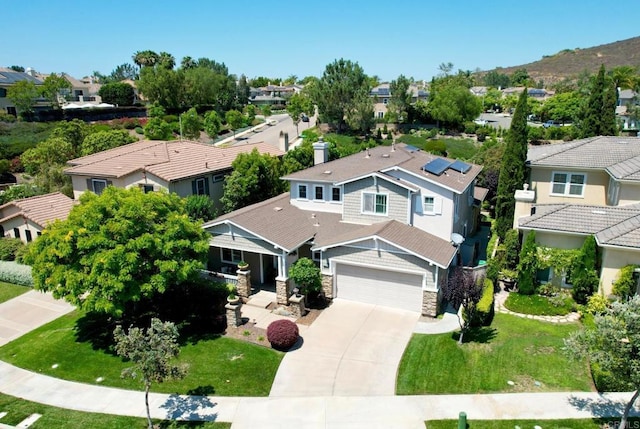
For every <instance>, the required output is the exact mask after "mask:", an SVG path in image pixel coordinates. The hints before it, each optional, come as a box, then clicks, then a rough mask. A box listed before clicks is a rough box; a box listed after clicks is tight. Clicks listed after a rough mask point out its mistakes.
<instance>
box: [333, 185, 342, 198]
mask: <svg viewBox="0 0 640 429" xmlns="http://www.w3.org/2000/svg"><path fill="white" fill-rule="evenodd" d="M331 201H342V191H341V190H340V188H331Z"/></svg>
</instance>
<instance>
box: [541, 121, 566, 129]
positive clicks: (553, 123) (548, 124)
mask: <svg viewBox="0 0 640 429" xmlns="http://www.w3.org/2000/svg"><path fill="white" fill-rule="evenodd" d="M560 125H562V124H561V123H560V122H558V121H551V120H549V121H547V122H545V123H544V124H542V126H543V127H545V128H549V127H559V126H560Z"/></svg>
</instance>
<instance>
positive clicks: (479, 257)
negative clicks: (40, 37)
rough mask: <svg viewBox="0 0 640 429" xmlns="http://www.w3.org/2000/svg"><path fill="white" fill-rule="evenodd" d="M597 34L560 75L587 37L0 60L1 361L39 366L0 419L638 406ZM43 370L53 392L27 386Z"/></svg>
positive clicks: (624, 226) (628, 220)
mask: <svg viewBox="0 0 640 429" xmlns="http://www.w3.org/2000/svg"><path fill="white" fill-rule="evenodd" d="M636 39H637V38H636ZM616 43H617V44H611V45H602V46H600V47H597V49H599V50H598V52H600V53H602V52H604V53H605V54H602V55H601V56H598V59H599V62H598V61H596V62H593V61H592V60H589V61H591V62H588V61H587V60H584V61H585V62H584V68H583V70H582V71H581V73H582V74H580V75H576V74H569V73H568V72H566V70H565V72H566V73H564V72H563V68H562V67H560V66H557V64H558V63H561V62H562V61H571V62H572V64H573V63H575V62H576V61H580V60H579V58H592V57H593V56H588V55H589V52H590V50H589V49H584V50H575V51H571V52H570V53H567V52H565V51H562V52H560V53H558V54H555V55H552V56H548V57H546V56H545V57H544V58H543V59H542V60H541V61H539V62H536V63H531V64H529V65H527V66H528V67H525V66H522V67H511V68H508V69H503V68H497V69H494V70H486V71H480V70H477V71H469V70H458V71H457V72H456V71H455V70H454V66H453V64H451V63H442V64H441V65H440V67H439V70H438V74H437V75H436V76H435V77H434V78H433V79H431V80H430V81H427V80H422V79H416V78H414V77H409V76H405V75H399V76H398V77H397V78H396V79H392V80H389V81H382V80H380V78H379V77H378V76H376V75H369V74H367V73H365V71H364V69H363V67H362V66H361V65H360V64H359V63H358V62H356V61H352V60H348V59H344V58H340V59H336V60H334V61H333V62H331V63H330V64H328V65H327V66H326V68H325V69H324V70H323V72H322V74H320V76H319V77H317V76H307V77H303V78H300V77H298V76H295V75H291V76H289V77H287V78H279V77H275V76H271V77H264V76H259V77H254V78H249V77H247V76H245V75H243V74H242V75H236V74H232V73H230V71H229V69H228V68H227V66H226V65H225V64H224V63H223V62H218V61H217V60H214V59H210V58H204V57H203V58H198V59H196V58H192V57H188V56H185V57H183V58H182V59H181V61H176V58H174V57H173V55H172V54H170V53H167V52H159V53H157V52H155V51H152V50H145V51H137V52H135V53H133V55H132V56H131V60H132V62H131V63H125V64H122V65H119V66H117V67H116V68H115V69H114V70H113V71H112V72H111V73H110V74H102V73H100V72H97V71H94V72H92V73H91V74H90V75H88V76H82V77H81V76H71V75H69V74H67V73H58V72H53V71H50V70H39V69H38V68H37V64H25V66H16V65H14V66H6V67H0V142H1V145H0V179H1V180H0V181H1V182H2V183H0V237H1V238H0V281H1V282H0V380H1V379H3V378H4V379H14V378H16V377H27V376H28V377H33V381H29V382H27V381H25V382H24V383H22V384H21V383H20V382H17V383H13V384H12V383H3V382H2V381H0V426H2V427H30V425H33V424H36V425H38V424H39V423H38V421H39V422H40V424H42V422H44V423H45V425H44V426H33V427H54V428H55V427H63V426H55V425H53V423H49V422H50V420H48V419H53V418H54V417H55V416H57V417H55V418H58V420H64V418H62V417H60V416H71V415H72V416H74V417H73V418H72V419H71V420H76V419H80V415H84V414H86V415H87V417H86V418H87V419H89V420H87V421H89V422H90V423H87V425H88V426H85V427H118V428H119V427H145V426H147V427H149V428H152V427H174V426H166V424H168V423H167V422H163V421H170V420H192V421H196V422H198V424H205V426H204V427H212V428H217V427H233V428H236V427H237V428H244V427H282V426H268V425H267V426H264V423H265V422H268V421H274V420H278V421H281V422H282V424H283V425H289V424H299V423H300V424H301V423H302V422H308V421H311V420H307V419H311V417H309V416H304V415H303V414H302V412H301V411H299V410H298V411H296V410H297V409H298V408H300V409H304V407H305V406H306V404H307V403H306V402H302V401H303V399H304V398H306V399H308V400H311V398H324V402H323V404H322V405H321V407H323V408H322V411H323V413H321V414H323V415H324V417H322V419H324V420H322V423H320V424H319V425H318V426H305V425H302V427H332V426H331V424H332V423H331V421H332V419H333V418H335V419H336V420H335V421H336V422H337V421H338V420H339V421H340V422H341V423H343V425H342V426H340V425H339V424H337V423H336V427H337V426H340V427H365V426H366V427H425V425H426V427H427V428H445V427H455V425H456V423H457V424H458V426H457V427H459V428H461V427H468V428H482V427H489V426H481V425H479V424H478V423H477V422H478V421H480V420H491V419H494V420H502V419H506V418H507V417H508V418H511V419H515V420H509V421H508V423H504V425H503V426H491V427H496V428H498V427H499V428H503V427H504V428H507V427H509V428H512V427H514V425H515V427H518V428H519V427H522V428H524V427H565V426H562V425H560V426H551V424H552V423H553V424H555V423H556V422H559V420H557V419H558V418H559V416H562V417H563V418H564V417H566V418H567V420H562V421H563V422H565V423H563V424H565V425H566V427H576V428H577V427H583V428H602V427H614V426H612V424H613V423H611V422H613V421H615V422H616V423H615V424H616V426H615V427H618V424H619V427H635V426H632V425H633V424H637V423H638V422H640V420H638V416H639V415H640V411H639V408H638V405H637V404H636V399H637V397H638V396H639V392H640V390H639V389H640V371H639V370H638V368H640V355H639V353H638V344H637V342H638V341H640V329H639V324H638V317H639V314H640V298H638V294H639V292H640V134H639V132H640V98H639V97H638V91H640V71H639V70H640V69H639V68H638V66H637V65H629V64H631V63H629V64H626V63H614V62H611V61H606V60H607V58H608V57H607V55H606V52H609V51H607V50H606V49H605V48H607V47H609V48H610V49H611V50H612V51H613V50H614V47H611V46H612V45H615V49H623V48H624V47H625V46H627V44H629V45H630V46H635V45H633V44H632V43H635V39H630V41H622V42H616ZM593 49H596V48H593ZM568 55H572V56H571V58H570V59H567V58H565V57H566V56H568ZM580 55H583V57H580ZM600 60H601V61H600ZM550 64H551V65H553V67H555V68H549V67H551V65H550ZM554 64H555V65H554ZM544 67H547V69H545V68H544ZM563 73H564V74H563ZM5 289H6V291H5ZM20 306H22V307H20ZM29 331H32V332H29ZM36 355H37V358H36V357H35V356H36ZM28 374H31V375H28ZM11 377H13V378H11ZM45 377H46V380H53V381H52V382H51V383H54V384H53V386H54V387H52V389H53V390H54V391H59V390H58V389H62V385H63V384H62V383H68V384H69V386H71V387H68V389H69V390H68V391H67V390H65V392H67V393H66V394H65V395H66V396H65V397H64V398H62V397H60V398H59V397H58V396H62V395H55V394H53V393H51V394H49V395H47V394H46V393H37V392H36V391H37V390H39V389H36V388H32V389H26V388H25V389H23V388H22V387H21V386H27V385H29V386H30V384H29V383H31V382H33V383H40V382H42V383H44V381H42V380H45ZM16 379H17V378H16ZM20 379H22V378H20ZM25 380H26V379H25ZM29 380H31V378H29ZM49 382H50V381H47V383H49ZM56 383H60V384H59V385H58V384H56ZM34 385H35V384H34ZM65 386H66V384H65ZM104 387H110V388H112V389H114V392H116V390H115V389H119V390H117V392H118V393H117V395H116V396H117V397H118V399H114V403H113V404H111V405H110V407H106V408H99V407H98V406H97V404H99V403H100V402H102V400H95V399H91V398H96V397H98V396H96V397H94V396H92V395H94V390H92V389H103V388H104ZM65 389H67V387H65ZM83 389H89V390H87V391H86V392H88V393H83V392H85V390H83ZM95 392H96V393H95V395H101V393H100V392H102V391H101V390H95ZM465 394H469V395H471V394H472V395H474V396H475V397H476V400H475V402H474V401H466V402H465V401H463V400H460V399H459V398H460V397H459V396H456V398H457V399H456V401H459V404H460V405H458V403H456V404H455V405H451V404H452V402H450V401H453V399H447V401H449V402H445V398H446V397H447V395H465ZM502 394H505V396H503V397H501V398H503V399H501V400H504V401H505V402H504V403H503V404H502V405H501V407H503V408H502V409H501V411H500V412H494V413H493V414H492V413H489V412H485V411H486V408H488V406H487V405H486V404H485V405H482V404H483V403H482V400H483V399H478V398H483V397H485V396H486V398H489V399H488V400H492V401H497V400H496V399H495V398H497V397H498V396H496V395H502ZM534 394H535V395H540V396H537V398H539V400H532V399H531V398H533V396H531V395H534ZM135 395H137V396H135ZM141 395H144V400H145V405H144V406H143V405H142V401H143V399H142V396H141ZM580 395H584V398H587V399H585V401H586V402H589V401H595V402H594V403H596V405H593V407H592V408H589V407H588V406H587V405H585V404H584V403H580V401H579V400H576V399H575V398H576V397H582V396H580ZM5 398H8V399H5ZM101 398H102V397H101ZM176 398H190V399H187V401H195V402H193V404H195V405H183V406H181V405H175V404H174V405H172V404H171V401H174V400H176ZM280 398H284V400H285V401H292V402H290V403H289V405H287V406H284V405H283V404H284V402H277V401H278V399H280ZM345 398H348V399H345ZM412 398H413V399H412ZM415 398H425V399H424V403H425V404H427V405H424V406H422V405H421V406H420V407H414V406H413V402H410V401H413V400H414V399H415ZM267 400H273V401H276V402H260V401H267ZM339 400H342V401H344V402H339ZM358 400H362V401H363V402H362V403H363V405H360V404H357V403H356V402H349V401H358ZM27 401H30V402H27ZM250 401H258V402H250ZM297 401H299V402H297ZM332 401H335V402H332ZM385 401H388V402H385ZM597 401H601V402H597ZM365 402H366V405H364V404H365ZM36 403H41V404H46V407H47V408H36V405H38V404H36ZM24 404H27V405H24ZM130 404H135V405H136V406H137V408H136V409H135V411H134V410H133V408H131V407H132V406H133V405H131V407H129V405H130ZM256 404H258V405H256ZM267 404H268V405H267ZM275 404H277V405H275ZM445 404H446V405H445ZM611 404H615V406H612V405H611ZM621 404H622V405H621ZM23 405H24V406H23ZM597 406H600V407H601V408H600V409H602V410H606V411H604V412H602V413H601V414H597V413H596V412H594V411H593V409H595V408H596V407H597ZM127 407H129V408H127ZM172 407H173V409H172ZM190 407H192V409H191V408H190ZM278 407H284V408H282V409H279V408H278ZM340 407H343V411H341V413H345V414H349V413H350V412H352V413H356V414H355V415H358V416H359V417H358V418H359V419H361V420H353V421H347V420H348V419H347V420H345V417H344V415H342V414H340V416H339V417H337V414H336V413H338V411H337V410H338V409H340ZM403 407H404V408H403ZM465 407H466V408H465ZM138 408H139V410H138ZM288 408H291V411H286V410H287V409H288ZM24 409H27V410H32V411H30V412H26V411H23V410H24ZM294 409H295V410H294ZM36 410H39V411H37V412H36ZM123 410H124V411H123ZM313 410H316V411H318V409H316V408H313ZM385 410H386V411H385ZM403 410H404V411H403ZM553 410H559V411H558V412H557V413H556V412H555V411H553ZM463 411H464V412H463ZM318 412H319V411H318ZM70 413H73V414H70ZM93 413H103V414H102V415H104V416H107V417H100V418H104V419H106V420H98V417H95V416H98V414H95V416H94V415H93ZM311 414H313V413H311ZM338 414H339V413H338ZM125 415H126V416H129V417H126V418H127V419H130V420H122V419H125V417H124V416H125ZM467 415H468V417H469V421H470V423H466V421H467V420H466V419H467ZM84 418H85V417H82V419H84ZM111 418H113V419H114V420H108V419H111ZM318 418H320V417H318ZM354 418H355V417H354ZM605 418H607V419H609V420H603V419H605ZM280 419H281V420H280ZM340 419H341V420H340ZM474 419H477V420H475V421H474ZM99 421H100V423H98V422H99ZM571 421H573V422H571ZM203 422H204V423H203ZM345 422H346V423H345ZM356 422H357V423H358V424H356ZM372 422H377V423H378V424H377V425H376V424H373V423H372ZM442 422H444V423H442ZM5 423H6V424H7V425H11V426H5V425H4V424H5ZM441 423H442V424H441ZM325 424H326V425H325ZM350 424H353V425H354V426H350ZM538 424H539V426H537V425H538ZM558 424H560V423H558ZM571 424H575V426H569V425H571ZM154 425H157V426H154ZM623 425H626V426H623ZM73 427H75V426H73ZM185 427H186V426H185ZM189 427H192V426H189ZM194 427H195V426H194Z"/></svg>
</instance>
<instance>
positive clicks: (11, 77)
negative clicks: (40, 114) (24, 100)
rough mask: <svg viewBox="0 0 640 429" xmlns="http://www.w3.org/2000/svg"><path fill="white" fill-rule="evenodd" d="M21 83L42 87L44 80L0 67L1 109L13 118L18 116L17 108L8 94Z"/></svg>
mask: <svg viewBox="0 0 640 429" xmlns="http://www.w3.org/2000/svg"><path fill="white" fill-rule="evenodd" d="M20 81H27V82H33V83H34V84H35V85H36V86H40V85H42V80H40V79H38V78H36V77H35V76H32V75H31V74H30V73H26V72H17V71H13V70H12V69H10V68H6V67H0V109H3V110H4V111H5V112H6V113H8V114H10V115H13V116H17V111H16V106H15V105H14V104H13V102H12V101H11V100H9V98H8V97H7V92H8V90H9V88H11V87H12V86H13V85H14V84H15V83H16V82H20ZM34 104H35V102H34Z"/></svg>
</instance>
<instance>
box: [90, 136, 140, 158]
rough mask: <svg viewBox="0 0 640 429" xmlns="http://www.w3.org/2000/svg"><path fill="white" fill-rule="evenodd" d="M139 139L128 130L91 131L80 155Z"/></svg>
mask: <svg viewBox="0 0 640 429" xmlns="http://www.w3.org/2000/svg"><path fill="white" fill-rule="evenodd" d="M134 141H137V139H136V138H135V137H133V136H132V135H131V134H129V133H128V132H127V130H108V131H97V132H95V133H91V134H89V135H88V136H86V137H85V138H84V140H83V141H82V144H81V145H80V153H79V155H80V156H87V155H92V154H94V153H98V152H102V151H103V150H108V149H113V148H114V147H119V146H122V145H125V144H128V143H133V142H134Z"/></svg>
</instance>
